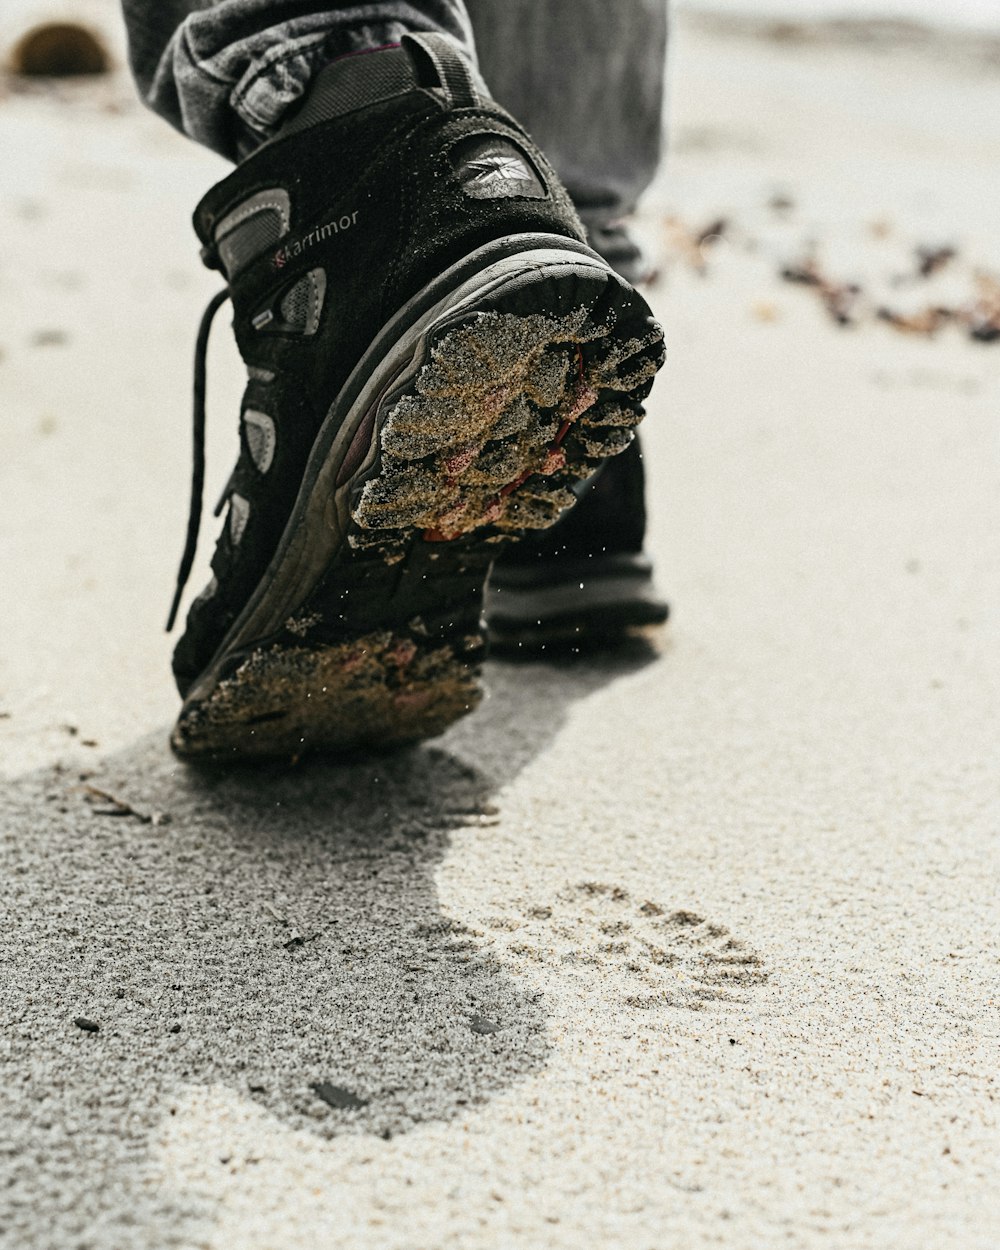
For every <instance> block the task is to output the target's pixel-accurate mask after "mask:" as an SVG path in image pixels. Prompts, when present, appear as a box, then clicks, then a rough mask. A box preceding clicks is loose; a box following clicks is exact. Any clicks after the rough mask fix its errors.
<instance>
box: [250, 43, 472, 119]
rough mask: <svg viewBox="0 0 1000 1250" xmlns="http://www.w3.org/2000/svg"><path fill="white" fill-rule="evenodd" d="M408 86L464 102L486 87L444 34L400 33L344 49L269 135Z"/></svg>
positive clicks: (400, 91)
mask: <svg viewBox="0 0 1000 1250" xmlns="http://www.w3.org/2000/svg"><path fill="white" fill-rule="evenodd" d="M411 91H424V92H429V93H430V94H431V95H433V96H434V97H435V98H437V99H439V100H440V102H441V103H442V104H445V105H451V106H453V107H458V108H462V107H469V106H472V105H475V104H477V103H479V102H480V101H481V100H483V99H489V91H488V89H487V87H486V84H485V83H484V82H483V80H482V78H481V77H480V75H479V72H478V70H477V69H476V68H475V67H474V66H473V65H472V63H471V62H470V61H469V60H468V58H467V57H466V56H465V54H464V53H463V52H462V51H461V50H460V49H459V47H458V45H457V44H456V43H455V42H454V41H453V40H451V39H449V38H448V37H447V36H446V35H438V34H423V35H405V36H404V37H403V41H402V43H400V44H389V45H387V46H386V47H383V48H370V49H365V50H364V51H361V52H350V53H348V54H347V55H346V56H342V57H338V59H337V60H335V61H331V62H330V64H329V65H327V66H325V67H324V68H323V69H321V70H320V72H319V73H318V74H317V75H316V79H315V81H314V82H313V84H312V86H311V87H310V89H309V92H308V94H307V96H306V98H305V103H304V104H303V105H302V107H301V108H300V109H299V111H298V112H297V113H296V114H295V115H294V116H293V117H292V118H291V119H290V120H289V121H287V122H286V123H285V125H284V126H282V127H281V129H280V130H279V131H278V132H277V134H276V135H275V136H274V139H273V140H271V142H274V140H276V139H284V138H286V137H287V136H288V135H292V134H296V133H297V132H298V131H300V130H306V129H307V128H308V127H309V126H315V125H316V124H317V123H319V122H325V121H331V120H332V119H333V118H335V117H346V116H347V115H348V114H350V113H355V112H357V111H358V110H359V109H364V108H369V107H370V106H371V105H373V104H381V103H382V102H383V101H385V100H392V99H395V98H396V97H398V96H403V95H409V94H410V92H411Z"/></svg>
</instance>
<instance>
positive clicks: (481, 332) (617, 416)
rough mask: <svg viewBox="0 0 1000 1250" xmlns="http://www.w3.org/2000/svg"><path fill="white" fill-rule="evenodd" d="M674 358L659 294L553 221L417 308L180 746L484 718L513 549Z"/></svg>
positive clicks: (456, 277) (329, 450)
mask: <svg viewBox="0 0 1000 1250" xmlns="http://www.w3.org/2000/svg"><path fill="white" fill-rule="evenodd" d="M662 361H663V336H662V330H661V329H660V327H659V326H658V325H657V323H656V322H655V321H654V320H653V319H652V317H651V315H650V312H649V309H648V307H647V305H646V303H645V301H644V300H643V299H642V297H641V296H640V295H638V294H637V293H636V292H635V291H634V290H633V289H632V288H631V287H630V286H629V285H628V284H627V283H626V282H624V281H623V280H622V279H621V278H619V277H618V275H617V274H615V273H614V271H613V270H611V269H610V268H609V267H608V266H607V265H606V264H605V262H604V261H603V260H601V259H600V257H598V256H597V255H596V254H595V253H592V252H590V251H589V249H587V248H585V247H583V245H580V244H576V243H575V242H573V241H571V240H566V239H562V238H559V237H558V236H544V235H543V236H519V237H518V236H512V237H511V238H508V239H506V240H501V241H500V242H499V243H495V244H490V245H488V246H487V247H485V248H482V249H479V251H478V252H476V253H473V254H472V255H471V256H469V257H467V258H465V260H463V261H462V262H460V263H459V264H458V265H456V266H454V267H453V268H452V269H451V270H449V271H448V273H446V274H444V275H442V277H441V278H439V279H437V280H436V281H435V282H434V283H432V284H430V285H429V286H428V287H427V288H426V289H425V290H424V291H423V292H421V293H420V294H419V295H418V296H417V297H415V299H413V300H411V301H409V303H408V304H407V305H406V306H405V307H404V308H403V309H401V310H400V312H399V313H398V314H397V315H396V316H395V317H394V318H393V319H392V321H391V322H390V323H389V324H388V325H387V326H386V328H385V329H384V330H383V331H382V332H381V333H380V335H379V336H378V338H377V339H376V341H375V342H374V343H373V344H372V346H371V347H370V348H369V350H368V352H367V353H366V354H365V356H364V358H363V359H362V360H361V361H360V362H359V364H358V366H357V368H356V369H355V371H354V373H353V374H352V377H351V379H350V380H349V382H348V383H347V385H346V386H345V387H344V389H343V391H342V392H341V394H340V395H339V396H338V397H337V399H336V400H335V402H334V403H333V405H332V406H331V409H330V412H329V413H328V415H327V418H326V420H325V421H324V424H323V426H322V428H321V430H320V433H319V435H318V436H317V439H316V443H315V445H314V447H313V451H312V453H311V455H310V458H309V463H308V465H307V469H306V472H305V474H304V477H303V483H302V487H301V489H300V491H299V495H298V498H297V500H296V503H295V506H294V508H293V510H292V514H291V516H290V519H289V522H288V524H287V526H286V529H285V532H284V534H283V535H282V539H281V542H280V543H279V545H278V548H277V551H276V553H275V556H274V558H273V559H272V561H271V563H270V566H269V568H268V570H267V572H266V574H265V576H264V577H263V578H262V579H261V582H260V584H259V586H258V588H257V590H256V591H255V593H254V594H253V595H252V596H251V598H250V601H249V602H248V604H247V606H246V608H245V609H244V611H243V612H242V613H241V614H240V616H239V618H238V619H237V620H236V622H235V623H234V625H233V626H232V628H231V629H230V631H229V633H228V634H227V636H226V638H225V639H224V641H223V643H222V645H221V646H220V648H219V650H218V652H217V653H216V656H215V658H214V659H213V661H212V663H211V664H210V665H209V666H208V668H207V669H206V670H205V672H204V673H203V674H202V675H201V677H200V678H199V679H198V681H197V682H196V683H195V685H194V686H193V688H192V689H191V690H190V691H189V692H188V695H187V698H186V699H185V702H184V706H183V707H182V709H181V714H180V717H179V719H178V722H177V725H176V727H175V729H174V732H173V735H172V738H171V743H172V746H173V748H174V750H175V751H176V752H177V754H178V755H180V756H182V757H185V758H205V757H209V758H233V757H246V756H284V757H289V756H293V757H294V756H298V755H300V754H301V753H302V752H303V751H306V750H334V751H342V750H348V749H352V748H358V747H370V746H377V747H384V746H393V745H399V744H402V743H405V742H412V741H415V740H418V739H423V738H428V737H433V736H435V735H437V734H439V733H441V732H443V730H445V729H446V728H447V727H448V726H449V725H450V724H451V723H452V722H454V721H455V720H457V719H458V718H459V717H460V716H463V715H464V714H465V713H467V712H469V711H471V710H472V709H473V708H474V707H475V706H476V704H477V703H478V702H479V700H480V698H481V692H480V689H479V685H478V680H477V677H478V672H479V668H480V665H481V662H482V659H483V656H484V653H485V641H484V636H483V633H482V630H481V623H480V616H481V610H482V600H483V587H484V584H485V581H486V577H487V575H488V572H489V568H490V565H491V563H492V561H493V559H494V558H495V556H496V554H497V552H498V550H499V545H500V544H502V543H504V542H507V541H511V540H513V539H516V537H517V536H518V534H519V533H523V532H524V531H526V530H529V529H534V528H541V527H545V526H548V525H551V524H552V523H553V522H554V521H556V520H557V519H558V517H559V515H560V513H561V511H562V510H563V509H564V508H565V507H567V506H569V505H570V504H571V503H572V502H573V498H574V497H573V495H572V494H571V492H570V490H569V487H570V486H571V485H572V483H573V482H574V481H576V480H578V479H580V478H582V477H586V476H589V475H590V474H591V473H593V472H595V471H596V469H597V468H598V467H599V465H600V464H601V462H602V461H603V460H604V459H605V458H606V457H607V456H609V455H613V454H615V453H617V452H619V451H622V450H623V449H624V448H625V447H626V446H627V445H628V443H629V442H630V441H631V438H632V427H634V426H635V425H636V424H637V423H638V421H639V420H640V419H641V417H642V415H643V411H642V408H641V406H640V405H641V401H642V399H643V398H645V396H646V394H647V393H648V391H649V388H650V386H651V384H652V380H653V376H654V375H655V373H656V370H657V369H658V368H659V367H660V365H661V364H662Z"/></svg>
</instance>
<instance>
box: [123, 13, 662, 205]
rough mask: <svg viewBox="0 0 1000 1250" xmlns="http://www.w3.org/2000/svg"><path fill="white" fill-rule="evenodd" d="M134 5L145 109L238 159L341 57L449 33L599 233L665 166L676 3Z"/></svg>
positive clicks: (137, 70) (129, 21) (132, 28)
mask: <svg viewBox="0 0 1000 1250" xmlns="http://www.w3.org/2000/svg"><path fill="white" fill-rule="evenodd" d="M122 3H123V8H124V13H125V23H126V27H127V30H128V40H129V59H130V61H131V65H132V71H133V73H134V75H135V79H136V82H137V83H138V86H139V90H140V92H141V93H142V96H143V98H144V99H145V101H146V103H147V104H149V105H150V107H151V108H152V109H154V110H155V111H156V112H157V113H159V114H160V115H161V116H162V117H164V118H166V119H167V121H169V122H171V123H172V124H173V125H174V126H176V127H177V128H178V129H179V130H181V131H183V132H184V133H185V134H186V135H189V136H190V137H191V138H192V139H195V140H197V141H198V142H199V143H203V144H205V145H206V146H207V147H210V148H212V149H213V150H215V151H216V152H220V153H222V155H224V156H227V157H229V158H230V159H233V160H237V159H239V158H241V157H242V156H245V155H246V154H247V153H248V152H250V151H252V150H253V148H254V147H255V146H257V145H258V144H259V143H261V142H263V141H264V140H265V139H267V138H268V137H269V136H270V135H271V134H273V133H274V131H275V130H276V129H277V128H278V126H279V125H280V124H281V121H282V118H283V116H284V114H285V112H286V110H288V109H289V108H290V107H292V106H294V105H295V104H296V103H297V102H298V101H299V100H300V98H301V97H302V95H303V93H304V92H305V91H306V89H307V87H308V85H309V81H310V79H311V78H312V76H313V75H314V74H315V73H316V72H317V70H318V69H320V68H321V67H322V66H323V65H325V64H327V63H328V62H329V61H331V60H333V59H334V58H335V57H338V56H342V55H344V54H345V53H347V52H352V51H356V50H358V49H361V48H372V47H378V46H380V45H382V44H386V43H396V42H398V40H399V38H400V36H402V35H403V34H405V33H406V32H407V31H439V32H441V33H444V34H447V35H450V36H452V37H453V38H454V39H456V40H457V41H458V42H459V43H460V44H461V45H462V47H463V48H464V49H465V50H466V51H467V53H468V54H469V56H470V57H471V58H472V59H474V60H478V64H479V67H480V70H481V71H482V74H483V77H484V78H485V80H486V82H487V83H488V84H489V87H490V90H491V91H492V93H493V95H494V97H495V98H496V99H497V100H498V101H499V102H500V103H501V104H503V105H504V106H505V107H506V108H507V109H509V110H510V112H512V113H513V114H514V115H515V116H516V117H517V118H518V120H519V121H520V122H521V124H522V125H523V126H525V127H526V128H527V130H528V131H530V133H531V134H532V137H533V138H534V139H535V141H536V142H537V143H538V144H539V146H540V147H541V148H542V150H543V151H544V152H545V153H546V155H547V156H548V158H549V160H551V161H552V163H553V165H554V166H555V168H556V169H557V171H558V172H559V174H560V176H561V177H562V179H563V181H564V183H565V184H566V187H567V189H568V190H569V192H570V194H571V195H572V197H573V199H574V201H575V203H576V205H577V207H578V208H579V209H580V212H581V215H582V216H583V217H584V219H585V221H587V224H588V226H590V227H591V228H594V227H596V228H600V227H601V226H602V225H604V224H606V223H609V222H612V221H614V220H616V219H617V218H619V217H621V216H623V215H626V214H627V213H629V212H631V210H632V209H633V208H634V207H635V203H636V200H637V198H638V196H639V194H640V193H641V192H642V191H643V190H644V189H645V188H646V187H647V186H648V185H649V182H650V181H651V179H652V177H653V174H654V172H655V170H656V167H657V164H658V163H659V158H660V135H661V122H660V118H661V110H662V100H663V75H664V62H665V55H666V36H667V0H464V3H463V0H369V2H367V3H364V2H361V0H357V2H352V0H122Z"/></svg>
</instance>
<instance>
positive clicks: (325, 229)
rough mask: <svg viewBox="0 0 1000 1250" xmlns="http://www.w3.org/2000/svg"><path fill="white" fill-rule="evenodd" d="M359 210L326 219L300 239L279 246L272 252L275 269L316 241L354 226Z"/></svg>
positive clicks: (282, 266)
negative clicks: (325, 221) (323, 224)
mask: <svg viewBox="0 0 1000 1250" xmlns="http://www.w3.org/2000/svg"><path fill="white" fill-rule="evenodd" d="M359 211H360V210H358V209H355V210H354V212H353V213H344V214H343V215H342V216H340V217H338V218H337V219H336V221H328V222H327V223H326V225H325V226H317V227H316V229H315V230H310V231H309V233H308V234H306V235H303V236H302V238H301V239H295V240H293V241H292V242H291V243H286V244H285V246H284V247H279V248H278V250H277V251H276V252H275V253H274V267H275V269H283V268H284V267H285V265H287V264H288V262H289V261H290V260H294V259H295V257H296V256H300V255H301V254H302V253H303V252H304V251H306V250H307V249H308V248H310V247H314V246H315V245H316V244H317V243H322V242H323V240H324V239H329V238H332V237H333V235H335V234H343V233H344V231H345V230H350V229H351V227H352V226H356V225H357V224H358V212H359Z"/></svg>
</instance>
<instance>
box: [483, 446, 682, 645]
mask: <svg viewBox="0 0 1000 1250" xmlns="http://www.w3.org/2000/svg"><path fill="white" fill-rule="evenodd" d="M574 492H575V493H576V494H578V495H579V502H578V503H577V504H576V505H575V506H574V507H573V508H571V509H570V510H569V511H568V512H566V513H564V514H563V516H562V517H560V519H559V520H558V521H556V523H555V524H554V525H553V526H552V527H551V528H550V529H547V530H540V531H538V532H536V533H534V534H530V535H528V536H527V537H525V538H524V540H523V541H521V542H519V543H517V544H516V545H514V546H511V547H508V548H506V549H505V550H504V551H503V552H502V553H501V555H500V558H499V559H498V560H497V562H496V563H495V564H494V565H493V570H492V572H491V573H490V580H489V585H488V587H487V591H486V622H487V625H488V627H489V639H490V643H491V645H492V647H493V648H494V650H495V651H496V652H497V654H505V655H520V656H531V655H534V654H538V653H549V654H551V653H553V652H563V651H583V650H590V649H594V648H602V649H603V648H605V647H608V646H614V645H615V644H616V643H618V642H619V641H621V640H623V639H626V638H628V637H629V636H631V635H632V634H634V633H635V632H636V631H646V630H648V629H650V628H651V627H653V626H656V625H662V624H663V623H664V621H666V620H667V617H668V616H669V615H670V608H669V605H668V604H667V601H666V600H665V599H664V598H663V596H662V594H661V593H660V591H659V589H658V587H657V585H656V582H655V580H654V576H653V563H652V561H651V560H650V558H649V556H648V555H646V552H645V550H644V542H645V536H646V499H645V493H646V490H645V472H644V470H643V463H642V451H641V449H640V447H639V440H638V438H636V439H635V440H634V441H633V442H632V443H631V444H630V445H629V446H628V447H627V448H626V449H625V451H623V452H622V454H621V455H620V456H614V457H612V458H611V459H610V460H606V461H605V462H604V464H603V465H602V466H601V468H600V469H598V471H597V472H596V473H595V474H594V476H593V477H592V478H590V479H589V480H586V481H582V482H580V483H579V484H578V485H577V486H576V487H575V488H574Z"/></svg>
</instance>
